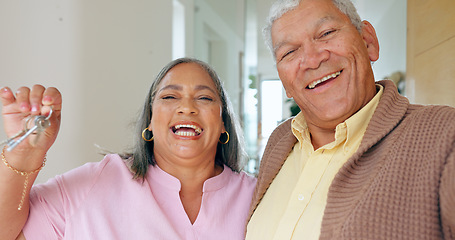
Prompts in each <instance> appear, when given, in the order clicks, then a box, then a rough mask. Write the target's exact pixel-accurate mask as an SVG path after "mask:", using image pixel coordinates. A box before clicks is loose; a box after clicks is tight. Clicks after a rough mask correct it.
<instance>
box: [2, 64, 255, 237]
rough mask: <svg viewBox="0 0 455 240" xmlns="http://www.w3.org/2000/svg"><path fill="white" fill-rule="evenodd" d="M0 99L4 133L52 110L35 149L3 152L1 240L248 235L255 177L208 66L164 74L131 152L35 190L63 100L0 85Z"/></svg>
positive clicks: (174, 67) (168, 69) (25, 145)
mask: <svg viewBox="0 0 455 240" xmlns="http://www.w3.org/2000/svg"><path fill="white" fill-rule="evenodd" d="M0 98H1V102H2V104H3V109H2V114H3V118H4V122H5V130H6V133H7V134H8V136H11V135H13V134H14V133H15V132H17V131H19V130H20V129H21V128H22V127H23V121H24V116H27V115H46V116H47V115H49V113H50V111H51V107H52V114H51V116H50V118H49V121H50V123H51V124H50V126H49V127H48V128H46V129H45V131H44V132H43V133H41V134H40V137H39V139H37V141H36V143H34V144H32V143H33V141H34V139H33V138H35V137H36V136H30V137H29V138H30V139H26V140H25V141H23V142H22V143H20V144H19V145H18V146H17V147H16V148H15V149H14V150H12V151H5V148H4V149H3V152H2V155H1V156H2V160H3V163H4V164H0V165H1V166H0V196H1V197H0V201H1V205H0V216H1V217H0V235H1V236H2V239H16V238H18V239H25V238H26V239H243V238H244V232H245V225H246V218H247V214H248V209H249V206H250V203H251V196H252V193H253V190H254V186H255V184H256V180H255V179H254V178H253V177H250V176H248V175H247V174H245V173H244V172H241V171H240V170H241V166H242V164H241V159H242V153H243V148H242V143H241V141H240V140H241V137H240V134H239V133H240V132H239V127H238V124H237V123H236V121H235V117H234V114H233V112H232V110H231V107H230V102H229V100H228V97H227V95H226V93H225V91H224V89H223V87H222V85H221V82H220V80H219V78H218V76H217V75H216V73H215V72H214V71H213V70H212V69H211V68H210V67H209V66H208V65H207V64H206V63H204V62H201V61H199V60H195V59H188V58H183V59H177V60H175V61H172V62H171V63H169V64H168V65H167V66H165V67H164V68H163V69H162V70H161V72H160V73H159V74H158V76H157V78H156V80H155V81H154V82H153V84H152V86H151V88H150V92H149V94H148V96H147V99H146V101H145V105H144V108H143V111H142V114H141V116H140V118H139V121H138V123H137V131H136V138H137V141H136V143H135V148H134V149H133V152H132V153H129V154H122V155H119V154H108V155H106V156H105V158H104V159H103V160H102V161H101V162H97V163H88V164H85V165H84V166H82V167H79V168H76V169H74V170H71V171H69V172H68V173H65V174H63V175H61V176H57V177H55V178H53V179H51V180H49V181H48V182H47V183H45V184H41V185H36V186H34V187H33V188H32V187H31V185H32V183H33V181H34V180H35V178H36V175H37V174H38V172H39V170H40V169H41V168H42V166H44V162H43V159H45V154H46V152H47V150H48V149H49V148H50V147H51V145H52V144H53V142H54V141H55V139H56V136H57V133H58V129H59V125H60V119H61V118H60V113H61V95H60V93H59V92H58V90H57V89H55V88H47V89H45V88H44V87H42V86H40V85H35V86H34V87H33V88H32V89H28V88H22V89H20V91H18V92H17V94H16V96H14V94H13V93H12V92H11V90H10V89H9V88H3V89H2V90H1V92H0ZM24 176H25V177H24ZM24 178H25V179H26V182H25V183H24ZM18 205H19V208H20V209H21V210H18Z"/></svg>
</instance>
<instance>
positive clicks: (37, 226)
mask: <svg viewBox="0 0 455 240" xmlns="http://www.w3.org/2000/svg"><path fill="white" fill-rule="evenodd" d="M107 162H109V158H107V157H106V158H105V159H104V160H103V161H101V162H98V163H87V164H85V165H83V166H81V167H78V168H75V169H73V170H71V171H69V172H67V173H64V174H63V175H59V176H56V177H55V178H52V179H50V180H49V181H48V182H46V183H44V184H39V185H36V186H33V188H32V190H31V192H30V213H29V217H28V220H27V222H26V224H25V226H24V229H23V232H24V235H25V237H26V239H27V240H32V239H62V238H63V236H64V232H65V224H66V219H67V218H68V217H69V216H71V215H72V214H73V212H74V211H75V210H76V209H77V207H78V206H79V205H80V203H81V202H82V201H84V199H85V197H86V196H87V194H88V192H89V191H90V189H91V187H92V186H93V184H94V183H95V182H96V179H97V178H98V176H99V175H100V173H101V171H102V169H103V168H104V166H105V165H106V164H107Z"/></svg>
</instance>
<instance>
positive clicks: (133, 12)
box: [0, 0, 172, 182]
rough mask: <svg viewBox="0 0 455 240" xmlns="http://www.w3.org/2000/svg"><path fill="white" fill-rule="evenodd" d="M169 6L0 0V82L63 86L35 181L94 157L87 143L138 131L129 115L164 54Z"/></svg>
mask: <svg viewBox="0 0 455 240" xmlns="http://www.w3.org/2000/svg"><path fill="white" fill-rule="evenodd" d="M170 13H172V1H162V0H152V1H137V0H134V1H108V0H97V1H90V0H78V1H75V0H73V1H71V0H69V1H59V0H42V1H31V0H29V1H2V4H1V8H0V29H1V30H2V36H1V38H0V85H1V86H9V87H11V88H12V89H17V88H18V87H20V86H22V85H25V86H32V85H33V84H35V83H40V84H43V85H45V86H56V87H58V88H59V89H60V91H61V92H62V94H63V111H62V126H61V130H60V134H59V136H58V139H57V142H56V143H55V144H54V146H53V147H52V148H51V149H50V151H49V153H48V164H47V166H46V167H45V168H44V169H43V171H42V172H41V173H40V175H39V177H38V180H37V181H38V182H43V181H45V180H47V179H48V178H49V177H52V176H54V175H56V174H60V173H63V172H65V171H67V170H69V169H72V168H74V167H76V166H79V165H81V164H83V163H85V162H87V161H99V160H101V158H102V156H101V155H98V154H97V151H98V150H97V148H96V147H94V144H99V145H101V146H102V147H105V148H107V149H110V150H113V151H122V150H124V149H125V147H127V146H130V142H131V136H132V135H133V134H138V133H133V132H132V130H133V128H132V127H131V126H130V123H132V122H133V121H134V120H135V118H136V114H137V112H138V111H139V109H140V107H141V106H142V103H143V100H144V99H145V95H146V93H147V91H148V88H149V86H150V83H151V81H152V80H153V79H154V77H155V75H156V74H157V72H158V70H159V69H161V67H162V66H164V65H165V64H166V63H167V62H169V61H170V60H171V43H172V41H171V37H172V36H171V20H172V15H171V14H170ZM1 121H2V120H1V119H0V124H1V125H2V126H3V122H1ZM0 138H1V139H5V138H6V136H5V134H4V131H0Z"/></svg>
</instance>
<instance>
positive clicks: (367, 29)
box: [362, 21, 379, 61]
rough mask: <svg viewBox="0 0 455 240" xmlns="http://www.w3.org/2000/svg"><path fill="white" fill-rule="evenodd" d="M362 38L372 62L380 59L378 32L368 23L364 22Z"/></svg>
mask: <svg viewBox="0 0 455 240" xmlns="http://www.w3.org/2000/svg"><path fill="white" fill-rule="evenodd" d="M362 37H363V41H364V42H365V44H366V47H367V51H368V56H369V57H370V61H376V60H378V59H379V41H378V37H377V35H376V30H375V29H374V27H373V25H371V23H369V22H368V21H362Z"/></svg>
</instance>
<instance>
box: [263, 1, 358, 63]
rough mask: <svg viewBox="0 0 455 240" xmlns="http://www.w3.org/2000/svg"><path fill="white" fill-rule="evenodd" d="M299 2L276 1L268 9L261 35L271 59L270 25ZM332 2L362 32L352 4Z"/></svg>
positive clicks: (349, 2)
mask: <svg viewBox="0 0 455 240" xmlns="http://www.w3.org/2000/svg"><path fill="white" fill-rule="evenodd" d="M300 1H301V0H277V1H276V2H275V3H274V4H273V5H272V7H270V12H269V16H268V17H267V21H266V25H265V27H264V28H263V29H262V34H263V37H264V41H265V44H266V45H267V47H268V48H269V50H270V52H271V53H272V55H273V59H275V58H276V56H275V52H274V51H273V44H272V25H273V23H274V22H275V21H276V20H277V19H279V18H280V17H281V16H283V15H284V14H285V13H287V12H289V11H291V10H294V9H296V8H297V7H298V6H299V4H300ZM332 2H333V4H334V5H335V6H336V7H337V8H338V9H339V10H340V11H341V12H342V13H344V14H345V15H346V16H348V18H349V19H350V20H351V23H352V24H353V25H354V26H355V27H356V28H357V30H358V31H359V32H360V31H361V30H362V21H361V19H360V16H359V14H358V13H357V9H356V8H355V6H354V4H353V3H352V2H351V1H350V0H332Z"/></svg>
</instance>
